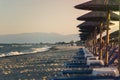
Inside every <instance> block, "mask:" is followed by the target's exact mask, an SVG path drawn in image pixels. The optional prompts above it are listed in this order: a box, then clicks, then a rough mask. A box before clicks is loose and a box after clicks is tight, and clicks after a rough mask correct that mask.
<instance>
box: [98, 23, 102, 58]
mask: <svg viewBox="0 0 120 80" xmlns="http://www.w3.org/2000/svg"><path fill="white" fill-rule="evenodd" d="M102 27H103V23H101V25H100V53H99V59H100V60H102V47H103V44H102Z"/></svg>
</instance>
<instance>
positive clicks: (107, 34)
mask: <svg viewBox="0 0 120 80" xmlns="http://www.w3.org/2000/svg"><path fill="white" fill-rule="evenodd" d="M107 14H108V16H107V26H106V27H107V30H106V57H105V64H106V65H108V55H109V51H108V46H109V37H110V35H109V22H110V11H108V13H107Z"/></svg>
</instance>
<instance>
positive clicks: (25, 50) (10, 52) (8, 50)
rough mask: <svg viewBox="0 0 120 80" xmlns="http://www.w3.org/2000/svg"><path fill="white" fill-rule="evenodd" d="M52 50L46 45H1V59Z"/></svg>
mask: <svg viewBox="0 0 120 80" xmlns="http://www.w3.org/2000/svg"><path fill="white" fill-rule="evenodd" d="M50 48H51V47H50V46H48V45H45V44H44V45H43V44H0V57H6V56H15V55H23V54H32V53H37V52H44V51H47V50H49V49H50Z"/></svg>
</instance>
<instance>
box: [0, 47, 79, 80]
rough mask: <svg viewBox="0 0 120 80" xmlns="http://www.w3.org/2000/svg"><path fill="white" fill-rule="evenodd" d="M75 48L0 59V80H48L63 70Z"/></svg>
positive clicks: (61, 48) (55, 49) (57, 48)
mask: <svg viewBox="0 0 120 80" xmlns="http://www.w3.org/2000/svg"><path fill="white" fill-rule="evenodd" d="M78 48H79V47H77V46H55V47H54V48H52V49H51V50H49V51H46V52H42V53H34V54H27V55H19V56H11V57H4V58H0V80H48V78H50V77H52V76H53V77H54V76H57V75H59V72H60V71H61V70H63V69H65V66H64V63H65V62H67V61H68V60H70V59H72V56H73V55H75V53H76V52H77V51H78Z"/></svg>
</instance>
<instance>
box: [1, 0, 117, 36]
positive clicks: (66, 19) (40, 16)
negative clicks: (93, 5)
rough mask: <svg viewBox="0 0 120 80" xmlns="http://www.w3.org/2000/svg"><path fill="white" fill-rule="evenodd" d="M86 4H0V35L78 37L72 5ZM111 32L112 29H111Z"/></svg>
mask: <svg viewBox="0 0 120 80" xmlns="http://www.w3.org/2000/svg"><path fill="white" fill-rule="evenodd" d="M86 1H89V0H0V35H3V34H17V33H32V32H44V33H60V34H64V35H67V34H78V29H77V28H76V26H77V25H79V24H80V23H81V22H80V21H77V20H76V18H77V17H79V16H81V15H83V14H85V13H86V11H83V10H77V9H75V8H74V6H75V5H77V4H81V3H83V2H86ZM114 29H115V28H114Z"/></svg>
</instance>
